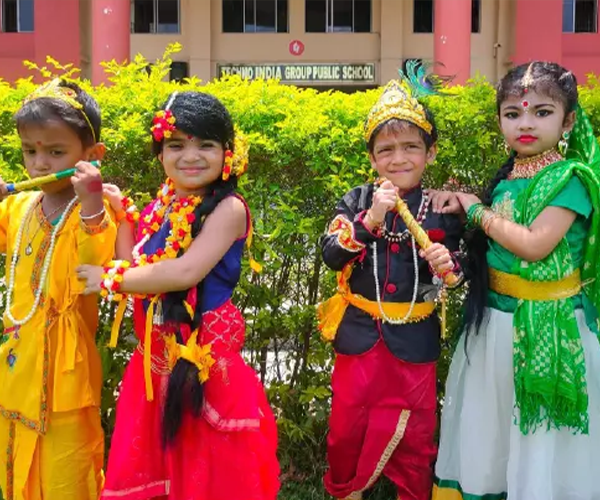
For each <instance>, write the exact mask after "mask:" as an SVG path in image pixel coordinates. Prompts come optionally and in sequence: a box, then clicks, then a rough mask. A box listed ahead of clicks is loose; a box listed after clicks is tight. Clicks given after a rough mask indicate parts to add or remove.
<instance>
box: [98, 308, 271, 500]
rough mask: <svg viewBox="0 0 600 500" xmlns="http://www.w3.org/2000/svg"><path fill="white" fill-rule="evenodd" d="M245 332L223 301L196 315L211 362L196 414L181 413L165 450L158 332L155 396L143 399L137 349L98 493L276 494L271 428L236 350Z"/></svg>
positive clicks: (204, 497)
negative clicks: (179, 423) (200, 407)
mask: <svg viewBox="0 0 600 500" xmlns="http://www.w3.org/2000/svg"><path fill="white" fill-rule="evenodd" d="M137 324H140V322H137ZM141 324H143V321H142V322H141ZM244 332H245V330H244V321H243V318H242V316H241V314H240V312H239V311H238V309H237V308H236V307H235V306H233V305H232V304H231V303H230V302H228V303H226V304H225V305H223V306H221V307H220V308H219V309H217V310H215V311H210V312H207V313H206V314H205V315H204V316H203V329H202V334H201V339H200V342H201V343H202V344H207V343H211V344H212V354H213V357H214V358H215V359H216V360H217V363H216V364H215V365H214V366H213V367H212V368H211V373H210V378H209V379H208V381H207V382H206V383H205V385H204V407H203V411H202V414H201V416H200V417H197V418H195V417H193V416H192V415H191V414H190V413H187V414H186V415H185V416H184V419H183V422H182V426H181V427H180V429H179V432H178V434H177V437H176V440H175V442H174V443H173V444H171V445H170V446H169V447H167V448H166V449H165V448H164V447H163V446H162V442H161V421H162V412H163V406H164V402H165V397H166V389H167V385H168V378H169V371H168V367H167V365H166V356H165V346H164V342H163V341H162V338H160V336H158V337H156V338H155V339H154V340H153V343H152V360H153V362H152V383H153V387H154V401H147V400H146V392H145V386H144V374H143V351H142V348H141V347H138V349H136V351H135V352H134V354H133V357H132V359H131V361H130V363H129V366H128V367H127V370H126V372H125V376H124V378H123V384H122V390H121V394H120V397H119V401H118V404H117V421H116V426H115V431H114V434H113V436H112V442H111V449H110V455H109V460H108V469H107V475H106V483H105V487H104V490H103V492H102V496H101V498H102V499H106V500H109V499H119V500H123V499H127V500H145V499H161V500H167V499H168V500H236V499H242V498H243V499H244V500H275V499H276V497H277V492H278V490H279V463H278V461H277V456H276V450H277V427H276V423H275V418H274V416H273V412H272V411H271V408H270V406H269V403H268V401H267V398H266V395H265V392H264V389H263V387H262V385H261V383H260V381H259V379H258V377H257V376H256V373H255V372H254V371H253V370H252V369H251V368H250V367H249V366H248V365H246V363H245V362H244V361H243V359H242V357H241V355H240V349H241V347H242V345H243V341H244Z"/></svg>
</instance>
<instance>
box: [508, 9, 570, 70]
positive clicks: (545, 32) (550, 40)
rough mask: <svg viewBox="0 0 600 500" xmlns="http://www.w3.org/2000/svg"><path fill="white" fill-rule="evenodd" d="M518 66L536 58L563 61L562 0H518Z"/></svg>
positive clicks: (516, 62)
mask: <svg viewBox="0 0 600 500" xmlns="http://www.w3.org/2000/svg"><path fill="white" fill-rule="evenodd" d="M516 7H517V8H516V26H515V30H516V33H515V54H514V56H513V61H514V63H515V64H523V63H526V62H529V61H532V60H534V59H538V60H545V61H554V62H557V63H559V64H560V63H561V62H562V18H563V13H562V12H563V11H562V9H563V2H562V0H518V1H517V5H516Z"/></svg>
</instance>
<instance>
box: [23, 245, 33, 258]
mask: <svg viewBox="0 0 600 500" xmlns="http://www.w3.org/2000/svg"><path fill="white" fill-rule="evenodd" d="M32 253H33V248H31V243H30V244H29V245H27V246H26V247H25V255H27V257H29V256H30V255H31V254H32Z"/></svg>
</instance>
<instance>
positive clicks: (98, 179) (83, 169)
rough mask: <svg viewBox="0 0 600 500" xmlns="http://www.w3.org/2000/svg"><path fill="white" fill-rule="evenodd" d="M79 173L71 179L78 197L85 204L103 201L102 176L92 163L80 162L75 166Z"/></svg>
mask: <svg viewBox="0 0 600 500" xmlns="http://www.w3.org/2000/svg"><path fill="white" fill-rule="evenodd" d="M75 168H77V172H75V175H73V177H71V183H72V184H73V187H74V188H75V193H76V194H77V197H78V198H79V199H80V200H81V203H82V204H83V203H84V202H85V201H87V200H90V199H91V200H102V174H101V173H100V169H98V168H96V167H94V166H93V165H92V164H91V163H88V162H85V161H80V162H79V163H77V165H75Z"/></svg>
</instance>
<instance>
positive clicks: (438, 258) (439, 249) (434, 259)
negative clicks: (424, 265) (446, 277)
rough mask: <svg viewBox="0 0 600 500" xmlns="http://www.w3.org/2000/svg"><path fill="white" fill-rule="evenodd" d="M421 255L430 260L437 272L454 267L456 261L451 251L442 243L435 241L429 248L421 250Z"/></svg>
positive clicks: (443, 271) (450, 269)
mask: <svg viewBox="0 0 600 500" xmlns="http://www.w3.org/2000/svg"><path fill="white" fill-rule="evenodd" d="M419 255H420V256H421V257H422V258H423V259H425V260H426V261H427V262H429V265H430V266H431V267H432V268H433V269H434V270H435V272H436V273H438V274H442V273H445V272H448V271H452V269H454V261H453V260H452V256H451V255H450V251H449V250H448V249H447V248H446V247H445V246H444V245H442V244H440V243H434V244H433V245H431V246H430V247H429V248H428V249H427V250H421V251H420V252H419Z"/></svg>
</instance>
